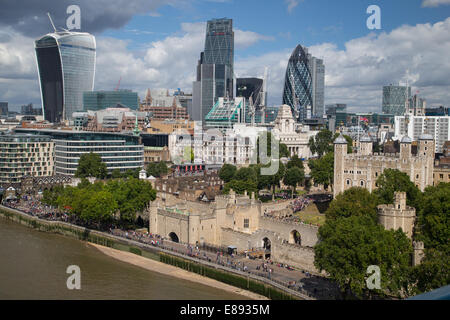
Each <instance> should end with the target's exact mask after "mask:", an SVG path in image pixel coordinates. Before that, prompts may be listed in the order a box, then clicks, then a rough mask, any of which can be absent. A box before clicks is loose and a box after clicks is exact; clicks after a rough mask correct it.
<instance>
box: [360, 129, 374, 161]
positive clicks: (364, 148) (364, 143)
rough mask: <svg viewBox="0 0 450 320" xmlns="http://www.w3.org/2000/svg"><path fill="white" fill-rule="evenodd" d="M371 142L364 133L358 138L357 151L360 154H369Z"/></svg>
mask: <svg viewBox="0 0 450 320" xmlns="http://www.w3.org/2000/svg"><path fill="white" fill-rule="evenodd" d="M372 148H373V142H372V139H370V137H369V136H368V135H367V134H366V135H364V136H362V137H361V138H360V139H359V150H358V153H359V154H360V155H362V156H369V155H371V154H372Z"/></svg>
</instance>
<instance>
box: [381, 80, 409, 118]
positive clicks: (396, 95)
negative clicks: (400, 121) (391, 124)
mask: <svg viewBox="0 0 450 320" xmlns="http://www.w3.org/2000/svg"><path fill="white" fill-rule="evenodd" d="M408 97H411V87H406V86H394V85H389V86H384V87H383V105H382V111H383V113H385V114H393V115H394V116H403V115H404V114H405V103H406V100H407V99H408Z"/></svg>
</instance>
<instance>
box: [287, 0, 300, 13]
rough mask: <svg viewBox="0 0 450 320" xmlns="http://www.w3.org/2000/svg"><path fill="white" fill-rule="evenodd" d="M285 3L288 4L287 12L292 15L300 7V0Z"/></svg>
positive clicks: (288, 0) (290, 0)
mask: <svg viewBox="0 0 450 320" xmlns="http://www.w3.org/2000/svg"><path fill="white" fill-rule="evenodd" d="M284 2H285V3H286V4H287V11H288V12H289V13H291V12H292V10H294V8H295V7H296V6H298V2H299V0H285V1H284Z"/></svg>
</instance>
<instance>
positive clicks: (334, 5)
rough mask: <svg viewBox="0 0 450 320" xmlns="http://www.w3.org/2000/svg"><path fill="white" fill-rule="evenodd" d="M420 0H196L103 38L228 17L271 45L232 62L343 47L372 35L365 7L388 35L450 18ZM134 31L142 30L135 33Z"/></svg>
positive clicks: (159, 35) (168, 30) (137, 19)
mask: <svg viewBox="0 0 450 320" xmlns="http://www.w3.org/2000/svg"><path fill="white" fill-rule="evenodd" d="M421 3H422V0H384V1H383V0H369V1H367V0H338V1H336V0H333V1H330V0H303V1H298V4H297V5H296V6H295V7H294V8H293V9H292V11H291V12H288V9H287V7H288V4H287V3H286V2H284V1H282V0H278V1H277V0H264V1H261V0H259V1H258V0H223V1H221V0H216V1H214V0H210V1H200V0H195V1H192V3H188V4H179V5H177V6H173V5H165V6H163V7H161V8H160V9H158V10H157V11H156V14H154V15H153V16H150V15H148V14H147V15H141V14H139V15H136V16H134V17H133V18H132V19H131V21H130V22H129V23H128V24H127V25H126V26H124V27H122V28H120V29H119V30H117V29H109V30H107V31H105V32H103V35H105V36H110V37H116V38H119V39H126V40H131V41H132V43H130V45H129V48H130V49H132V48H135V47H136V48H139V46H140V44H142V43H148V42H151V41H158V40H162V39H164V38H165V37H167V36H168V35H172V34H177V32H179V30H180V25H181V23H185V22H193V23H195V22H204V21H207V20H209V19H211V18H222V17H227V18H232V19H233V24H234V28H238V29H241V30H249V31H254V32H257V33H259V34H263V35H265V36H268V37H273V39H272V40H270V41H265V42H262V43H258V44H256V45H254V46H251V47H250V48H246V49H245V50H236V58H239V57H245V56H248V55H255V54H256V55H257V54H263V53H264V52H267V51H273V50H279V49H283V48H294V47H295V46H296V45H297V44H298V43H301V44H303V45H306V46H311V45H316V44H320V43H323V42H333V43H336V44H337V45H338V47H339V48H342V47H343V46H344V44H345V42H346V41H348V40H351V39H354V38H358V37H362V36H365V35H367V34H368V33H370V32H371V31H372V30H368V29H367V26H366V20H367V18H368V17H369V14H367V13H366V10H367V7H368V6H370V5H372V4H376V5H378V6H379V7H380V8H381V16H382V29H381V30H375V31H374V32H377V33H379V32H383V31H384V32H389V31H391V30H393V29H395V28H397V27H399V26H401V25H403V24H409V25H415V24H418V23H435V22H438V21H442V20H444V19H445V18H447V17H449V16H450V6H440V7H435V8H422V7H421ZM133 31H135V32H136V31H140V32H141V33H140V34H134V32H133Z"/></svg>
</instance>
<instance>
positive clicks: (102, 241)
mask: <svg viewBox="0 0 450 320" xmlns="http://www.w3.org/2000/svg"><path fill="white" fill-rule="evenodd" d="M1 217H4V218H7V219H8V220H11V221H14V222H17V223H20V224H22V225H25V226H28V227H31V228H34V229H36V230H40V231H45V232H51V233H57V234H62V235H65V236H69V237H72V238H76V239H79V240H83V241H88V242H92V243H96V244H99V245H103V246H107V247H110V248H114V249H117V250H122V251H128V252H132V253H135V254H138V255H141V256H143V257H145V258H149V259H153V260H157V261H160V260H161V259H160V255H161V253H164V254H166V255H172V256H177V257H179V258H182V259H185V260H190V261H193V262H195V263H198V264H203V265H207V266H209V267H212V268H216V269H220V270H222V271H225V272H228V273H230V274H234V275H235V276H238V277H239V276H240V277H242V278H244V279H253V280H255V281H258V282H261V283H264V285H265V286H271V287H272V288H274V289H276V290H282V291H283V292H285V293H287V294H288V295H290V296H292V297H296V298H297V299H303V300H311V299H313V298H311V297H308V296H306V295H304V294H302V293H300V292H297V291H294V290H291V289H288V288H287V287H284V286H282V285H280V284H278V283H276V282H274V281H271V280H269V279H266V278H263V277H259V276H257V275H253V274H247V273H244V272H242V271H238V270H228V269H227V268H224V267H222V266H219V265H215V264H212V263H208V262H206V261H202V260H199V259H195V258H191V257H188V256H185V255H183V254H181V253H176V252H172V251H169V250H165V249H163V248H159V247H153V246H150V245H147V244H143V243H140V242H137V241H133V240H129V239H124V238H121V237H117V236H114V235H110V234H107V233H103V232H100V231H95V230H91V229H87V228H84V227H80V226H76V225H73V224H70V223H65V222H60V221H47V220H43V219H39V218H37V217H33V216H29V215H27V214H25V213H23V212H21V211H19V210H15V209H11V208H8V207H5V206H2V205H0V218H1ZM249 290H250V291H253V290H251V289H249Z"/></svg>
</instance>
